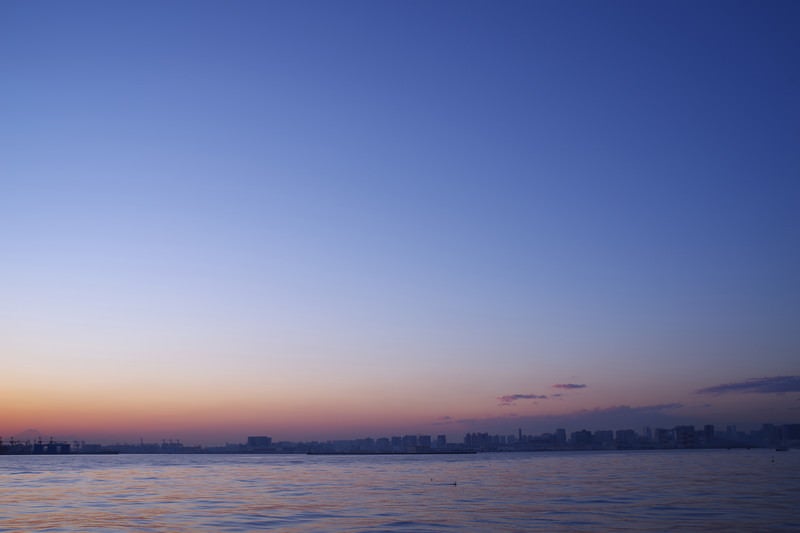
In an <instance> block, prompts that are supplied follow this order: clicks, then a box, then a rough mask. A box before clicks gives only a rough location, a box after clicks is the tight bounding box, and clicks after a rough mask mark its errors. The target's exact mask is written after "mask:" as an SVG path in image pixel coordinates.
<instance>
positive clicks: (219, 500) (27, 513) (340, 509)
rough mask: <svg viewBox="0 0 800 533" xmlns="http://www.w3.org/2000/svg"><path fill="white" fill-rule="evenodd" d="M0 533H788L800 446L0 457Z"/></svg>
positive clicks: (798, 507)
mask: <svg viewBox="0 0 800 533" xmlns="http://www.w3.org/2000/svg"><path fill="white" fill-rule="evenodd" d="M0 531H3V532H6V531H15V532H16V531H21V532H23V531H24V532H31V531H52V532H55V531H81V532H90V531H137V532H139V531H142V532H144V531H158V532H180V531H215V532H216V531H234V532H241V531H286V532H308V531H315V532H316V531H324V532H337V531H341V532H427V531H430V532H442V531H458V532H462V531H487V532H496V531H637V532H638V531H800V450H789V451H786V452H777V451H774V450H765V449H753V450H655V451H609V452H598V451H593V452H588V451H587V452H530V453H479V454H475V455H371V456H331V455H328V456H324V455H68V456H33V455H28V456H0Z"/></svg>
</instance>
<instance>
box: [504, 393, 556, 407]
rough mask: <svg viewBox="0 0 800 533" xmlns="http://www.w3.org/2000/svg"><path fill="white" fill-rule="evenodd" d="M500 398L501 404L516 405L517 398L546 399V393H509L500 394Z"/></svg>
mask: <svg viewBox="0 0 800 533" xmlns="http://www.w3.org/2000/svg"><path fill="white" fill-rule="evenodd" d="M497 399H498V400H500V404H499V405H514V402H516V401H517V400H546V399H547V395H546V394H507V395H505V396H498V397H497Z"/></svg>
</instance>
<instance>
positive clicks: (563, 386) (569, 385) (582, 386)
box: [553, 383, 586, 390]
mask: <svg viewBox="0 0 800 533" xmlns="http://www.w3.org/2000/svg"><path fill="white" fill-rule="evenodd" d="M553 388H554V389H568V390H572V389H585V388H586V385H585V384H584V383H580V384H579V383H556V384H555V385H553Z"/></svg>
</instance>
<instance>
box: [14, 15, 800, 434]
mask: <svg viewBox="0 0 800 533" xmlns="http://www.w3.org/2000/svg"><path fill="white" fill-rule="evenodd" d="M798 24H800V4H798V3H797V2H792V1H752V2H742V1H724V2H712V1H650V0H644V1H599V2H598V1H586V2H584V1H573V0H568V1H559V2H556V1H546V0H543V1H528V2H516V1H504V2H489V1H487V2H472V1H456V2H448V1H435V2H434V1H431V2H417V1H388V0H387V1H380V2H368V1H296V2H288V1H287V2H280V1H267V2H257V1H244V0H238V1H232V2H223V1H214V2H205V1H191V2H190V1H178V0H176V1H170V2H156V1H139V0H137V1H125V0H119V1H114V2H105V1H102V2H101V1H98V2H89V1H83V0H77V1H74V2H58V1H40V0H33V1H17V0H6V1H4V2H1V3H0V244H1V246H0V435H2V436H4V437H8V436H14V435H20V434H25V432H26V431H29V430H35V431H38V432H40V433H42V434H43V435H55V436H56V437H57V438H78V437H80V438H85V439H86V440H92V439H95V440H99V441H121V440H131V441H133V440H136V441H138V440H139V439H140V438H144V439H145V440H147V439H152V440H156V439H158V440H160V439H161V438H182V439H183V440H184V441H186V442H197V443H208V444H211V443H221V442H225V441H231V442H241V441H243V440H244V438H245V437H246V436H247V435H262V434H266V435H270V436H272V437H273V439H275V440H306V439H327V438H346V437H364V436H373V437H377V436H384V435H399V434H418V433H419V434H447V435H448V436H450V437H451V438H453V439H460V438H461V437H462V436H463V434H464V433H465V432H467V431H489V432H492V433H495V432H497V433H501V434H511V433H516V431H517V428H522V429H523V431H525V432H530V433H533V432H541V431H552V430H554V429H555V428H556V427H566V428H567V429H568V430H569V431H573V430H578V429H583V428H587V429H590V430H596V429H621V428H627V427H631V428H633V429H636V430H640V429H641V428H642V427H643V426H645V425H651V426H654V427H655V426H663V427H672V426H673V425H675V424H678V423H696V424H704V423H713V424H719V425H724V424H739V425H740V427H741V426H746V425H747V424H760V423H762V422H770V423H796V422H800V99H799V98H798V94H800V32H798V31H797V27H798Z"/></svg>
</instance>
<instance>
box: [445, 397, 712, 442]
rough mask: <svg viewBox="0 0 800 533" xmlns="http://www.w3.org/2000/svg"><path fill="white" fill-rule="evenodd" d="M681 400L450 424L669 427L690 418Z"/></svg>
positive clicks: (500, 430)
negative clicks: (684, 412)
mask: <svg viewBox="0 0 800 533" xmlns="http://www.w3.org/2000/svg"><path fill="white" fill-rule="evenodd" d="M683 407H685V405H684V404H682V403H660V404H651V405H636V406H631V405H614V406H609V407H597V408H595V409H581V410H578V411H572V412H569V413H561V414H535V415H519V414H516V413H504V414H503V415H500V416H490V417H485V418H462V419H458V420H454V421H451V422H450V423H451V424H452V425H451V426H450V427H458V428H459V429H461V430H463V431H467V432H469V431H486V432H489V433H497V434H501V435H502V434H505V433H507V432H513V431H516V429H517V428H522V429H523V430H524V431H526V432H533V433H535V432H537V431H538V432H545V431H548V432H549V431H553V430H554V429H555V428H559V427H563V428H570V429H571V430H577V429H589V430H592V431H594V430H598V429H625V428H630V429H637V430H638V429H641V428H643V427H645V426H650V427H664V428H670V427H674V426H676V425H679V424H686V423H691V422H693V421H692V420H687V418H686V416H685V415H682V414H680V409H681V408H683ZM698 422H700V421H698Z"/></svg>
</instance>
